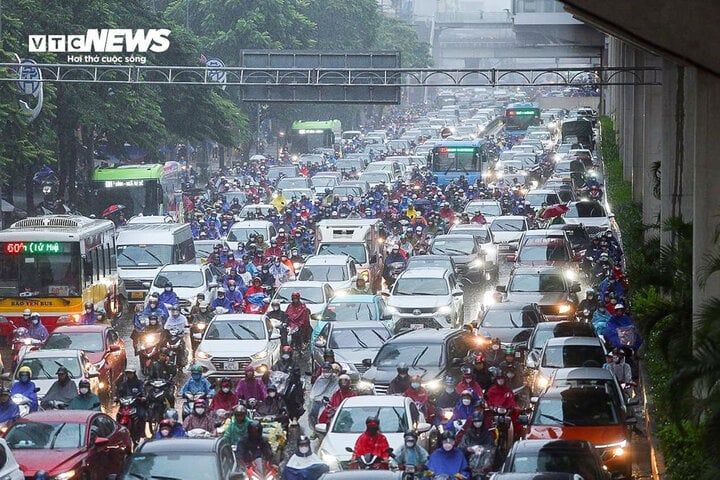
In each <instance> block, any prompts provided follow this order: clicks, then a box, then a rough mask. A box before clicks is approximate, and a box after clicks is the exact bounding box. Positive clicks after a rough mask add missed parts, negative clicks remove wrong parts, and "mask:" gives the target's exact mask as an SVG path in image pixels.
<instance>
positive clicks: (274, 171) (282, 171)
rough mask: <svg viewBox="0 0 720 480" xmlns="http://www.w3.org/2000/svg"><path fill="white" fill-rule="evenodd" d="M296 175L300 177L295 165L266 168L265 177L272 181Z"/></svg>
mask: <svg viewBox="0 0 720 480" xmlns="http://www.w3.org/2000/svg"><path fill="white" fill-rule="evenodd" d="M298 175H300V169H299V168H298V167H297V165H274V166H272V167H270V168H268V170H267V174H265V177H266V178H267V179H268V180H271V181H272V180H277V179H279V178H283V177H291V178H292V177H297V176H298Z"/></svg>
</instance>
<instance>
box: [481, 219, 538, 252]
mask: <svg viewBox="0 0 720 480" xmlns="http://www.w3.org/2000/svg"><path fill="white" fill-rule="evenodd" d="M527 230H530V224H529V223H528V219H527V217H524V216H522V215H504V216H502V217H494V218H493V219H492V220H491V221H490V231H491V232H492V234H493V241H494V242H495V245H496V246H497V249H498V254H501V255H502V254H503V253H507V252H509V251H510V250H512V249H513V247H512V245H511V244H517V242H519V241H520V237H522V234H523V232H525V231H527Z"/></svg>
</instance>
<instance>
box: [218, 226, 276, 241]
mask: <svg viewBox="0 0 720 480" xmlns="http://www.w3.org/2000/svg"><path fill="white" fill-rule="evenodd" d="M252 234H255V235H262V236H263V238H265V239H267V238H268V237H269V235H268V231H267V229H265V228H262V227H258V228H249V227H238V228H232V229H230V231H229V232H228V236H227V239H228V242H243V243H245V242H247V241H248V239H249V238H250V235H252Z"/></svg>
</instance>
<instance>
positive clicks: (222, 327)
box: [203, 320, 267, 341]
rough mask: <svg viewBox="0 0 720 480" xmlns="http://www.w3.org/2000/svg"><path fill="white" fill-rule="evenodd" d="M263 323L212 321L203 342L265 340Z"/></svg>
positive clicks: (265, 334) (252, 321)
mask: <svg viewBox="0 0 720 480" xmlns="http://www.w3.org/2000/svg"><path fill="white" fill-rule="evenodd" d="M266 338H267V330H266V327H265V322H260V321H254V320H222V321H217V320H216V321H214V322H212V323H211V324H210V326H208V329H207V332H206V333H205V336H204V337H203V341H205V340H265V339H266Z"/></svg>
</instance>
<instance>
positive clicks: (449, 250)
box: [446, 248, 470, 255]
mask: <svg viewBox="0 0 720 480" xmlns="http://www.w3.org/2000/svg"><path fill="white" fill-rule="evenodd" d="M446 252H450V253H457V254H458V255H470V254H469V253H465V252H463V251H462V250H458V249H456V248H448V249H447V250H446Z"/></svg>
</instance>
